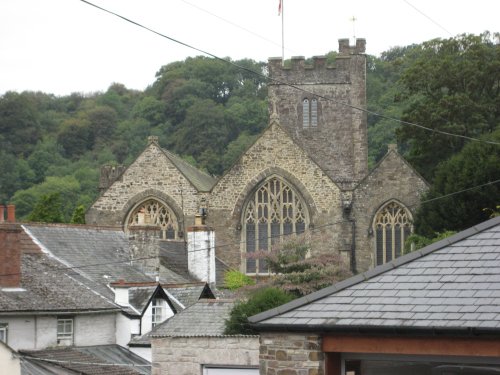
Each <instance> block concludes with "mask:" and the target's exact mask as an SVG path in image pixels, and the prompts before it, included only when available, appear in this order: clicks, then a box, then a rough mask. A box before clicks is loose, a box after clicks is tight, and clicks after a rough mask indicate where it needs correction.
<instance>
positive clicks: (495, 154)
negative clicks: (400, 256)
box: [415, 128, 500, 237]
mask: <svg viewBox="0 0 500 375" xmlns="http://www.w3.org/2000/svg"><path fill="white" fill-rule="evenodd" d="M482 139H483V140H485V141H486V140H491V141H494V142H497V143H500V128H499V129H498V130H496V131H495V132H494V133H493V134H491V135H489V136H485V137H483V138H482ZM498 180H500V146H499V145H497V144H496V145H495V144H487V143H482V142H471V143H469V144H467V145H466V146H465V147H464V148H463V149H462V151H460V152H459V153H458V154H456V155H454V156H453V157H451V158H450V159H449V160H447V161H445V162H443V163H441V164H440V165H439V166H438V167H437V170H436V177H435V179H434V183H433V185H432V186H431V188H430V190H429V192H428V193H427V195H426V196H425V197H424V199H423V200H424V202H425V201H426V200H429V203H424V204H423V205H422V206H421V207H420V209H419V210H418V212H417V215H416V217H415V228H416V231H417V233H419V234H421V235H424V236H426V237H430V236H432V235H433V233H434V232H444V231H447V230H453V231H460V230H463V229H466V228H469V227H471V226H473V225H476V224H477V223H480V222H481V221H485V220H487V219H488V218H489V215H490V213H491V212H488V210H487V209H490V210H494V209H495V207H496V206H497V205H498V204H499V203H500V183H498V182H497V183H492V182H494V181H498ZM473 187H477V188H474V189H470V188H473ZM460 191H462V192H461V193H459V194H455V193H456V192H460ZM485 209H486V210H485Z"/></svg>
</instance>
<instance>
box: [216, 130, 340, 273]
mask: <svg viewBox="0 0 500 375" xmlns="http://www.w3.org/2000/svg"><path fill="white" fill-rule="evenodd" d="M274 175H276V176H279V177H281V178H282V179H283V180H285V181H286V182H287V183H288V184H289V185H290V186H291V187H292V188H294V189H295V190H296V191H297V192H298V193H299V194H300V195H301V196H302V198H303V199H304V201H305V203H306V205H307V208H308V211H309V216H310V223H311V224H312V227H315V226H316V227H318V226H322V225H324V224H326V223H328V222H336V221H339V220H341V216H342V213H341V192H340V189H339V188H338V186H337V185H336V184H335V183H334V182H332V180H331V179H330V178H329V177H328V176H327V175H326V173H325V172H324V171H322V170H321V169H320V168H319V166H318V165H317V164H316V163H315V162H314V161H312V160H311V158H309V157H308V156H307V154H306V153H305V152H304V150H302V149H301V148H300V147H298V146H297V144H296V143H295V142H294V141H293V140H292V139H291V138H290V137H289V136H288V135H287V134H286V132H285V131H284V130H283V129H282V128H281V127H280V126H279V125H278V124H277V123H276V122H272V123H271V125H270V127H269V128H268V129H267V130H266V131H265V132H264V133H263V134H262V136H261V137H260V138H259V139H258V140H257V141H256V142H255V144H253V145H252V146H251V147H250V148H249V149H248V150H247V152H246V153H245V154H244V155H242V157H241V158H240V160H239V161H238V163H237V164H235V165H234V166H233V167H232V168H231V169H230V170H229V172H227V173H226V174H225V175H224V176H223V177H222V178H221V179H220V180H219V181H218V182H217V184H216V185H215V186H214V188H213V189H212V194H211V197H210V201H209V205H208V216H207V224H208V225H210V226H211V227H213V228H214V230H215V232H216V236H217V240H216V241H217V242H216V254H217V256H218V257H219V258H221V259H222V260H224V261H225V262H226V263H228V264H230V265H231V266H233V267H239V266H240V262H241V248H240V242H241V239H242V233H241V226H242V213H243V209H244V205H245V203H246V200H247V199H248V197H249V196H250V195H251V194H252V192H253V191H254V190H255V189H256V188H257V187H258V186H259V185H260V184H261V183H262V182H263V181H264V180H265V179H266V178H268V177H271V176H274ZM331 233H332V235H333V236H334V239H332V240H331V241H332V248H333V247H334V246H333V245H334V243H335V241H338V239H337V234H338V232H336V231H333V232H331Z"/></svg>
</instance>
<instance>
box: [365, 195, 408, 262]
mask: <svg viewBox="0 0 500 375" xmlns="http://www.w3.org/2000/svg"><path fill="white" fill-rule="evenodd" d="M373 227H374V231H375V243H376V258H377V259H376V263H377V265H380V264H384V263H387V262H390V261H391V260H393V259H395V258H397V257H399V256H401V255H402V254H403V248H404V244H405V241H406V239H407V238H408V236H409V235H410V234H411V233H412V231H413V228H412V218H411V214H410V212H409V211H408V210H407V209H406V208H405V207H403V206H402V205H400V204H398V203H396V202H390V203H388V204H386V205H385V206H384V207H383V208H382V209H381V210H379V212H378V213H377V215H375V221H374V224H373Z"/></svg>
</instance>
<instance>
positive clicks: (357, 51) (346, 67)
mask: <svg viewBox="0 0 500 375" xmlns="http://www.w3.org/2000/svg"><path fill="white" fill-rule="evenodd" d="M365 48H366V40H365V39H357V40H356V45H355V46H351V45H349V39H339V53H338V55H337V58H336V59H335V63H334V64H333V65H328V64H327V59H326V56H314V57H313V58H312V64H309V63H306V59H305V57H304V56H292V58H291V59H290V60H291V64H290V66H283V59H282V58H281V57H271V58H269V59H268V69H269V76H270V77H272V78H273V79H275V80H277V81H284V82H288V83H300V82H303V83H306V82H320V81H321V82H330V83H346V81H347V80H348V77H349V73H350V70H351V68H352V66H351V63H350V59H351V58H354V57H356V55H363V54H364V52H365ZM363 63H364V56H363ZM271 84H272V83H271Z"/></svg>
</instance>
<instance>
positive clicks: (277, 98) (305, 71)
mask: <svg viewBox="0 0 500 375" xmlns="http://www.w3.org/2000/svg"><path fill="white" fill-rule="evenodd" d="M364 52H365V41H364V39H358V40H357V41H356V46H353V47H350V46H349V40H344V39H342V40H339V55H338V56H337V58H336V60H335V64H334V65H333V66H327V65H326V58H325V57H315V58H313V63H312V65H307V64H306V63H305V59H304V57H292V60H291V66H290V67H283V64H282V60H281V59H277V58H273V59H270V60H269V64H268V66H269V75H270V77H271V78H273V79H274V80H273V81H272V82H271V83H270V84H269V98H270V101H269V106H270V108H269V109H270V112H271V113H272V112H273V111H274V108H273V107H274V106H276V110H277V114H278V116H279V120H280V124H281V125H282V126H283V127H284V129H286V131H287V132H288V133H289V135H290V136H291V137H292V138H293V139H294V140H295V141H296V142H297V143H298V144H299V145H300V146H301V147H302V148H304V149H305V150H306V151H307V153H308V154H309V155H310V156H311V158H312V159H313V160H314V161H316V162H317V163H318V164H319V165H320V166H321V167H322V168H323V170H324V171H325V172H326V173H327V174H328V175H329V176H330V177H331V178H332V179H333V180H334V181H335V182H338V183H342V184H346V185H349V184H351V186H352V183H353V182H358V181H360V180H361V179H362V178H363V177H364V176H365V175H366V173H367V171H368V164H367V160H368V159H367V158H368V156H367V155H368V146H367V131H366V124H367V120H366V113H365V112H363V111H361V110H358V109H356V108H365V107H366V56H365V55H364ZM290 85H293V87H292V86H290ZM297 87H298V88H300V90H299V89H297ZM304 99H308V100H309V101H310V100H311V99H316V100H317V103H318V125H317V127H315V128H311V127H309V128H307V129H303V127H302V120H303V110H302V108H303V107H302V103H303V100H304Z"/></svg>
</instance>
